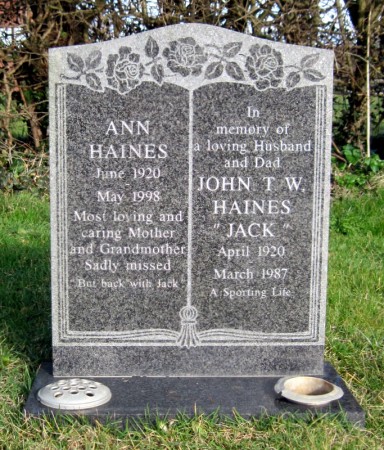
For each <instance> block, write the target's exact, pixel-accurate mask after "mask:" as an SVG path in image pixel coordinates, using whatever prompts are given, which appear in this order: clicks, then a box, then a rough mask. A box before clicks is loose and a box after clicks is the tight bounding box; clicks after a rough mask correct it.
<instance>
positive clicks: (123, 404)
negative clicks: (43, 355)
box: [24, 363, 365, 427]
mask: <svg viewBox="0 0 384 450" xmlns="http://www.w3.org/2000/svg"><path fill="white" fill-rule="evenodd" d="M86 378H88V379H89V378H90V377H86ZM323 378H324V379H326V380H327V381H330V382H331V383H334V384H335V385H336V386H339V387H341V388H342V389H343V391H344V396H343V397H342V398H341V399H340V400H337V401H334V402H331V403H330V404H329V405H326V406H322V407H314V406H304V405H297V404H294V403H291V402H289V401H287V400H284V399H282V398H278V395H277V394H276V393H275V391H274V386H275V384H276V382H277V380H278V379H279V378H278V377H220V378H208V377H207V378H181V377H178V378H171V377H167V378H156V377H132V378H128V377H127V378H124V377H121V378H97V381H99V382H101V383H103V384H105V385H106V386H108V387H109V388H110V390H111V392H112V399H111V400H110V401H109V402H108V403H107V404H105V405H103V406H100V407H98V408H92V409H87V410H81V411H73V412H71V411H60V410H55V409H52V408H49V407H45V406H43V405H42V404H41V403H40V402H39V401H38V400H37V397H36V396H37V392H38V391H39V389H40V388H41V387H43V386H45V385H47V384H50V383H53V382H54V381H57V380H58V379H65V378H63V377H60V378H54V377H53V376H52V365H51V364H49V363H43V364H42V366H41V367H40V369H39V371H38V374H37V377H36V379H35V382H34V384H33V386H32V390H31V392H30V395H29V397H28V400H27V402H26V404H25V407H24V412H25V414H26V415H27V416H33V417H36V416H42V415H50V414H53V415H57V414H74V415H81V416H86V417H89V419H90V420H95V419H97V420H99V421H101V422H105V421H107V420H112V421H125V420H127V419H131V418H132V419H142V418H145V417H151V416H153V417H155V416H160V417H161V416H163V417H165V416H166V417H167V418H171V417H174V416H175V415H176V414H177V413H179V412H181V413H184V414H186V415H188V416H193V415H194V414H196V413H197V414H200V413H204V414H210V413H212V412H214V411H218V412H219V414H220V415H222V416H232V415H233V412H234V411H235V410H236V411H237V413H238V414H240V415H241V416H242V417H244V418H250V417H260V416H261V415H265V414H267V415H271V416H277V415H283V414H287V413H292V414H295V415H298V416H300V415H304V414H307V413H320V414H323V413H331V414H338V413H340V412H344V413H345V415H346V418H347V419H348V420H349V421H350V422H351V423H353V424H355V425H357V426H360V427H363V426H364V423H365V414H364V411H363V410H362V408H361V407H360V405H359V404H358V403H357V401H356V400H355V398H354V397H353V395H352V394H351V392H350V391H349V390H348V389H347V387H346V385H345V383H344V382H343V380H342V379H341V378H340V377H339V375H338V374H337V372H336V371H335V369H334V368H333V367H332V366H331V365H330V364H328V363H326V364H325V366H324V376H323Z"/></svg>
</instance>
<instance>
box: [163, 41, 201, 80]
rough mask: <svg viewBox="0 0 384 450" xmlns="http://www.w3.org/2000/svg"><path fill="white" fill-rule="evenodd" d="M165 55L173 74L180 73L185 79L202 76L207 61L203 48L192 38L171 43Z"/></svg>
mask: <svg viewBox="0 0 384 450" xmlns="http://www.w3.org/2000/svg"><path fill="white" fill-rule="evenodd" d="M163 55H164V56H165V57H166V58H167V59H168V64H167V66H168V67H169V68H170V69H171V70H172V72H176V73H179V74H181V75H182V76H183V77H186V76H188V75H200V74H201V72H202V70H203V64H204V63H205V62H206V61H207V56H206V55H205V54H204V50H203V48H202V47H200V46H199V45H197V44H196V41H195V40H194V39H193V38H191V37H187V38H183V39H179V40H178V41H172V42H170V44H169V47H167V48H166V49H165V50H164V52H163Z"/></svg>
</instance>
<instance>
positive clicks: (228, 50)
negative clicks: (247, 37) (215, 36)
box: [223, 42, 242, 58]
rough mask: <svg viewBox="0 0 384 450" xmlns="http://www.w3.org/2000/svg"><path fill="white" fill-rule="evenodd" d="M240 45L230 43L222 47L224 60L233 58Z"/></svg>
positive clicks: (239, 43)
mask: <svg viewBox="0 0 384 450" xmlns="http://www.w3.org/2000/svg"><path fill="white" fill-rule="evenodd" d="M241 45H242V43H241V42H230V43H229V44H226V45H224V51H223V54H224V56H225V57H226V58H233V57H234V56H236V55H237V54H238V53H239V51H240V49H241Z"/></svg>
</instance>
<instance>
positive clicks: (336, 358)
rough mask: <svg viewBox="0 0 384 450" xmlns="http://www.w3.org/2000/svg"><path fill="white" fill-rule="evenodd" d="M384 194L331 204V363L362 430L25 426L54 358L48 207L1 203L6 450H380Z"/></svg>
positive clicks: (314, 425) (184, 422) (173, 424)
mask: <svg viewBox="0 0 384 450" xmlns="http://www.w3.org/2000/svg"><path fill="white" fill-rule="evenodd" d="M383 211H384V190H382V191H378V192H375V193H371V194H366V195H363V196H359V197H357V196H354V197H352V198H344V199H338V200H334V201H333V206H332V220H331V239H330V251H329V254H330V260H329V289H328V322H327V350H326V352H327V359H328V360H330V361H331V362H332V364H334V366H335V367H336V368H337V370H338V371H339V373H340V374H341V375H342V376H343V378H344V380H345V381H346V382H347V384H348V386H349V388H350V389H351V391H352V392H353V393H354V395H355V396H356V398H357V399H358V401H359V402H360V404H361V405H362V406H363V408H364V409H365V411H366V417H367V425H366V429H359V428H356V427H352V426H351V425H350V424H348V423H347V422H346V421H345V420H344V418H343V417H329V416H312V417H308V418H307V419H305V420H304V419H300V420H298V419H295V418H294V417H287V418H264V419H261V420H252V421H246V420H243V419H242V418H240V417H236V416H235V417H232V418H230V419H227V420H223V419H219V418H218V417H216V416H210V417H204V416H196V417H194V418H192V419H188V418H185V417H181V416H180V417H178V418H177V419H174V420H171V421H167V420H158V421H157V422H156V423H154V424H150V423H143V424H142V425H141V428H137V426H136V428H135V429H133V428H125V429H122V428H120V427H118V426H116V425H113V424H111V425H108V426H102V425H96V426H91V425H89V424H87V422H86V421H83V420H75V419H72V418H67V419H64V420H60V421H56V420H54V419H25V418H24V417H23V414H22V406H23V403H24V401H25V398H26V396H27V394H28V392H29V389H30V386H31V383H32V380H33V377H34V375H35V373H36V370H37V367H38V365H39V363H40V362H41V361H42V360H47V359H49V358H50V335H51V332H50V273H49V206H48V200H47V199H46V198H39V197H35V196H32V195H30V194H18V195H13V196H10V195H7V196H4V195H1V196H0V448H1V449H3V448H4V449H54V448H60V449H96V448H97V449H131V448H132V449H158V448H162V449H168V448H169V449H199V450H200V449H258V448H268V449H316V450H317V449H338V448H343V449H380V448H384V307H383V294H384V270H383V269H384V263H383V261H384V214H383Z"/></svg>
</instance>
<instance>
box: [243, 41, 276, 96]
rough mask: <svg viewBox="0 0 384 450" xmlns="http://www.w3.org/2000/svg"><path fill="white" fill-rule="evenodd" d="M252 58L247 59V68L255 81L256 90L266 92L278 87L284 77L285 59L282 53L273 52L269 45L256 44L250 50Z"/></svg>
mask: <svg viewBox="0 0 384 450" xmlns="http://www.w3.org/2000/svg"><path fill="white" fill-rule="evenodd" d="M249 53H250V54H251V56H248V57H247V61H246V64H245V65H246V67H247V69H248V72H249V76H250V78H251V79H252V80H255V85H256V89H258V90H260V91H264V90H265V89H268V88H271V87H277V86H278V85H279V84H280V83H281V81H282V79H283V76H284V70H283V58H282V56H281V53H280V52H277V51H276V50H272V48H271V47H270V46H269V45H263V46H261V47H260V45H258V44H256V45H253V46H252V47H251V48H250V51H249Z"/></svg>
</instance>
